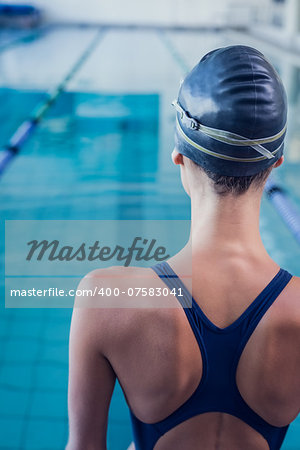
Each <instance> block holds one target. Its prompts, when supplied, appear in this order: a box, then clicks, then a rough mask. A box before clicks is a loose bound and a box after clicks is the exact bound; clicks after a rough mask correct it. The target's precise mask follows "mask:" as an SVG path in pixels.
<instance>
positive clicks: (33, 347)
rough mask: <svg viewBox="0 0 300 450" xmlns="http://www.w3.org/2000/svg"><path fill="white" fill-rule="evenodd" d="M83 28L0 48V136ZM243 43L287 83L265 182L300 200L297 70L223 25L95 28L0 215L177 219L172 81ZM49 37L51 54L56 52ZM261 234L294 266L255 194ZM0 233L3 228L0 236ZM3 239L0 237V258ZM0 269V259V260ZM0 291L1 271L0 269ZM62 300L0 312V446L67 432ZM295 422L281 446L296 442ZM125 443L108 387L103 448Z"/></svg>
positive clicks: (38, 443)
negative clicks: (278, 139)
mask: <svg viewBox="0 0 300 450" xmlns="http://www.w3.org/2000/svg"><path fill="white" fill-rule="evenodd" d="M92 37H93V31H92V30H81V29H78V30H76V29H58V30H52V31H51V32H49V33H48V34H45V35H43V36H41V37H40V39H36V40H33V41H32V42H29V43H26V44H20V45H19V46H14V47H13V48H8V49H7V51H4V50H3V49H2V52H1V54H0V60H1V61H0V63H1V64H0V66H1V70H0V99H1V106H2V108H1V111H0V115H1V121H0V144H2V145H5V143H6V142H7V140H8V138H9V137H10V136H11V134H12V133H13V132H14V131H15V130H16V128H17V127H18V125H19V124H20V123H21V122H22V121H23V120H25V119H26V118H28V116H29V115H30V113H31V111H32V109H33V108H34V107H35V106H36V105H37V103H38V102H39V101H40V100H41V99H43V98H44V97H45V93H46V91H47V90H48V89H49V88H53V87H54V86H55V85H56V84H57V83H59V81H60V80H61V79H62V78H63V76H64V75H65V74H66V73H67V71H68V70H69V69H70V67H71V66H72V64H74V62H75V61H76V58H78V57H79V56H80V54H81V53H82V50H83V48H84V47H85V46H86V45H88V43H89V41H90V39H91V38H92ZM232 43H248V44H250V45H255V46H257V47H259V48H261V49H262V51H265V52H266V54H268V55H269V56H270V58H271V59H272V60H273V61H274V63H275V64H276V66H277V68H278V70H279V71H280V72H281V75H282V77H283V79H284V82H285V84H286V86H287V90H288V95H289V101H290V111H291V113H290V131H289V136H288V143H287V148H286V161H285V164H284V165H283V167H282V168H280V169H278V170H277V173H276V180H277V181H278V182H280V183H281V184H282V185H284V186H285V187H286V189H287V191H288V192H289V194H290V195H291V198H292V199H293V201H294V202H295V204H296V205H297V206H298V207H299V209H300V181H299V176H298V173H299V168H300V167H299V166H300V151H299V149H300V146H299V144H300V142H299V139H300V135H299V132H298V130H299V129H300V128H299V124H298V122H297V121H298V117H300V115H299V111H298V110H299V107H300V102H299V100H298V98H299V93H300V76H299V73H300V71H299V68H298V67H297V65H296V63H295V64H294V63H293V61H290V60H287V59H286V56H285V55H283V54H280V52H278V51H275V50H274V49H272V48H271V47H267V48H266V49H264V44H263V43H257V42H256V43H255V42H252V38H250V37H245V36H243V35H237V34H233V33H230V32H227V33H207V32H206V33H192V32H177V33H175V32H168V33H166V34H161V33H160V32H157V31H142V30H139V31H137V30H136V31H134V30H131V31H126V30H117V29H111V30H109V31H106V33H105V36H104V37H103V39H102V41H101V43H100V44H99V46H98V47H97V48H96V49H95V51H94V52H93V53H92V55H91V56H90V58H89V59H88V61H87V62H86V64H85V65H84V66H83V67H82V69H81V70H80V71H79V72H78V73H77V74H76V75H75V77H74V79H72V81H71V82H70V84H69V85H68V88H67V90H66V92H64V93H63V94H62V95H61V96H60V97H59V98H58V100H57V102H56V104H55V105H54V106H53V107H51V108H50V109H49V111H48V112H47V114H46V116H45V118H44V119H43V121H42V122H41V124H40V125H39V126H38V128H37V129H36V130H35V132H34V134H33V135H32V136H31V138H30V139H29V140H28V141H27V142H26V144H25V145H24V146H23V148H22V152H21V154H20V155H19V156H18V157H17V158H16V159H15V160H14V161H13V163H12V164H11V166H10V167H9V168H8V170H7V171H6V173H5V174H4V175H3V177H2V178H1V180H0V200H1V202H0V208H1V231H2V233H4V220H8V219H35V220H37V219H44V220H45V219H87V220H92V219H136V220H138V219H189V213H190V210H189V201H188V198H187V196H186V195H185V193H184V191H183V189H182V187H181V185H180V179H179V173H178V170H177V168H175V167H174V166H173V165H172V164H171V162H170V153H171V150H172V144H173V123H174V111H173V110H172V107H171V101H172V100H173V98H174V97H175V96H176V93H177V90H178V86H179V80H180V78H182V77H183V75H184V71H185V70H186V68H188V67H191V66H192V65H193V64H195V63H196V62H197V60H198V59H199V58H200V57H201V56H202V55H203V54H204V53H205V52H207V51H208V50H210V49H212V48H215V47H217V46H223V45H227V44H232ZM58 44H59V52H58V51H57V48H58ZM261 232H262V236H263V240H264V243H265V245H266V247H267V249H268V251H269V253H270V254H271V256H272V257H273V258H274V259H275V260H276V261H277V263H278V264H280V265H281V266H283V267H285V268H286V269H287V270H290V271H291V272H292V273H294V274H296V275H298V276H299V275H300V247H299V246H297V243H296V242H295V240H294V238H293V237H292V235H291V234H290V232H289V230H288V229H287V228H286V226H285V224H284V223H283V221H282V219H281V218H280V217H279V216H278V214H277V212H276V211H275V210H274V208H273V206H272V205H271V204H270V203H269V201H268V200H267V199H266V198H264V199H263V205H262V218H261ZM2 236H3V234H2ZM3 256H4V244H3V239H1V257H2V258H3ZM2 275H4V273H3V269H2ZM1 283H2V284H1V292H2V293H3V289H4V285H3V276H2V277H1ZM70 317H71V311H70V310H68V309H60V310H56V309H31V310H21V309H20V310H14V309H7V310H5V309H4V307H3V306H2V308H1V310H0V342H1V345H0V398H1V402H0V449H20V450H23V449H26V450H29V449H32V450H33V449H39V450H41V449H49V450H50V449H51V450H55V449H62V448H63V447H64V445H65V443H66V439H67V404H66V400H67V370H68V366H67V353H68V333H69V323H70ZM299 437H300V420H299V419H298V420H296V421H295V422H294V423H293V425H292V426H291V427H290V431H289V433H288V436H287V438H286V441H285V444H284V447H283V448H284V449H285V450H296V449H298V450H299V448H300V444H299V440H300V438H299ZM130 442H131V430H130V426H129V418H128V411H127V408H126V405H125V402H124V399H123V396H122V393H121V390H120V388H119V386H117V387H116V389H115V392H114V395H113V400H112V406H111V410H110V420H109V430H108V448H109V449H111V450H119V449H126V448H127V447H128V445H129V444H130Z"/></svg>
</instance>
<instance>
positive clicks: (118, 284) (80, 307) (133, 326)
mask: <svg viewBox="0 0 300 450" xmlns="http://www.w3.org/2000/svg"><path fill="white" fill-rule="evenodd" d="M164 287H165V285H164V283H163V282H162V280H160V279H159V277H158V276H157V275H156V273H155V272H154V271H153V270H152V269H151V268H143V267H124V266H112V267H109V268H105V269H96V270H94V271H92V272H89V273H88V274H87V275H86V276H85V277H84V278H83V279H82V280H81V282H80V284H79V286H78V288H77V290H78V291H81V292H84V291H85V290H90V291H93V292H94V290H95V289H96V291H97V292H98V293H97V294H96V298H93V299H92V301H91V299H90V298H89V297H85V296H82V295H80V296H78V297H76V301H75V307H76V308H75V309H74V311H73V316H74V315H76V318H77V319H76V320H78V317H79V320H80V321H82V322H83V325H82V328H87V329H89V330H90V332H91V334H92V335H93V336H94V338H95V339H96V340H97V341H98V342H99V343H100V345H101V348H103V353H106V349H107V348H110V347H111V346H113V345H116V346H119V345H120V342H121V341H122V340H123V341H127V342H128V339H135V338H137V337H141V336H147V333H148V331H147V330H151V326H149V324H151V323H152V324H153V323H155V324H156V326H159V327H161V329H163V328H164V327H165V326H166V325H167V324H169V323H170V319H171V318H172V317H174V318H175V316H176V311H178V309H179V308H181V307H180V306H179V303H178V301H177V300H176V298H175V296H174V295H172V296H169V297H165V296H164V297H162V295H156V296H152V295H150V296H149V292H150V290H151V289H153V288H160V289H163V288H164ZM142 289H144V291H143V292H144V294H146V295H142ZM114 290H115V292H116V295H114V294H113V292H114ZM136 291H138V292H139V295H138V296H136ZM111 293H112V294H111ZM123 293H125V294H123ZM168 306H170V308H169V307H168Z"/></svg>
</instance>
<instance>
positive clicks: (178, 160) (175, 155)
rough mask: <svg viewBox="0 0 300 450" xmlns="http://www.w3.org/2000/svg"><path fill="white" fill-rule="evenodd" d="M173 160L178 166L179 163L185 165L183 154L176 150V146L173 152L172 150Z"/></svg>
mask: <svg viewBox="0 0 300 450" xmlns="http://www.w3.org/2000/svg"><path fill="white" fill-rule="evenodd" d="M172 161H173V163H174V164H175V165H176V166H177V165H182V166H183V165H184V164H183V156H182V154H181V153H178V151H177V150H176V148H174V150H173V152H172Z"/></svg>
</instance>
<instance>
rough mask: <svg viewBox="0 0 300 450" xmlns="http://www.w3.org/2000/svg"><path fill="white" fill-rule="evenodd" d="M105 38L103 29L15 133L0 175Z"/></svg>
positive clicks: (1, 159) (3, 156)
mask: <svg viewBox="0 0 300 450" xmlns="http://www.w3.org/2000/svg"><path fill="white" fill-rule="evenodd" d="M102 36H103V33H102V29H100V31H99V32H98V33H97V34H96V36H95V38H94V39H93V40H92V42H91V43H90V44H89V46H88V48H87V49H85V51H84V52H83V54H82V55H81V57H80V58H79V59H78V60H77V61H76V63H75V65H74V66H73V67H72V69H71V70H70V72H69V73H68V74H67V76H66V77H65V78H64V79H63V80H62V81H61V82H60V83H59V85H58V86H57V87H56V88H55V89H54V90H53V91H52V92H49V93H48V99H47V100H46V101H45V102H43V103H41V104H39V105H38V106H37V107H36V108H35V109H34V111H33V113H32V115H31V118H30V119H28V120H25V121H24V122H23V123H22V124H21V125H20V126H19V128H18V129H17V130H16V131H15V133H14V134H13V135H12V137H11V138H10V140H9V142H8V144H7V145H6V146H5V147H4V149H3V150H2V151H1V152H0V175H1V174H2V173H3V172H4V170H5V169H6V168H7V166H8V164H9V163H10V162H11V161H12V160H13V158H14V157H15V156H16V155H17V154H18V153H19V151H20V148H21V147H22V145H23V144H24V142H25V141H26V140H27V138H28V137H29V136H30V134H31V133H32V131H33V130H34V129H35V127H36V126H37V124H38V123H39V122H40V121H41V119H42V118H43V116H44V114H45V113H46V111H47V110H48V109H49V108H50V106H51V105H52V104H53V103H54V102H55V100H56V99H57V97H58V96H59V95H60V94H61V92H62V91H63V90H64V89H65V87H66V85H67V83H68V82H69V81H70V80H71V79H72V78H73V76H74V75H75V73H76V72H77V71H78V70H79V69H80V67H81V66H82V65H83V63H84V62H85V61H86V60H87V58H88V57H89V56H90V54H91V53H92V52H93V51H94V49H95V48H96V46H97V45H98V43H99V40H100V37H102Z"/></svg>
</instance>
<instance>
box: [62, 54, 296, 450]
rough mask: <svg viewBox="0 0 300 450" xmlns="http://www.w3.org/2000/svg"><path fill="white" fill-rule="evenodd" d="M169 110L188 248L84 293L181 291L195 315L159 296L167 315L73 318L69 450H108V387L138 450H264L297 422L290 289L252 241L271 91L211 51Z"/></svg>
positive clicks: (262, 66)
mask: <svg viewBox="0 0 300 450" xmlns="http://www.w3.org/2000/svg"><path fill="white" fill-rule="evenodd" d="M174 104H175V107H176V109H177V118H176V147H175V149H174V151H173V154H172V158H173V162H174V163H175V164H177V165H178V166H179V167H180V169H181V178H182V183H183V186H184V188H185V190H186V192H187V194H188V195H189V196H190V199H191V232H190V240H189V242H188V244H187V246H186V247H185V248H184V249H183V250H182V251H181V252H179V253H178V254H177V255H175V256H174V257H172V258H170V259H169V260H168V262H166V261H165V262H162V263H159V264H157V265H155V266H154V267H152V268H148V269H145V268H134V267H129V268H111V269H107V270H99V271H95V272H93V273H92V274H90V275H89V276H88V277H87V278H86V279H85V282H87V283H88V284H89V286H96V285H97V284H98V283H99V278H101V280H102V281H103V280H106V281H105V283H106V285H108V286H109V285H110V284H111V285H112V283H114V285H113V287H115V286H116V282H115V280H116V279H117V280H118V282H117V286H118V287H119V288H120V289H125V288H126V287H127V286H128V283H129V281H128V280H133V279H136V280H137V279H138V277H141V276H142V279H143V283H144V286H145V287H146V288H148V287H150V286H154V287H163V286H166V285H167V287H168V288H169V289H170V291H171V290H172V289H173V288H174V287H175V288H176V289H178V288H179V287H180V288H181V289H182V292H183V296H184V299H185V300H187V299H191V293H192V307H179V308H173V307H172V301H173V300H172V299H171V295H170V307H169V308H159V307H157V308H154V307H153V308H148V307H147V308H138V307H136V308H130V307H128V308H122V309H118V308H117V309H116V308H112V309H110V308H106V309H101V308H98V309H97V308H96V309H95V308H94V309H87V308H86V309H74V313H73V319H72V327H71V336H70V383H69V418H70V436H69V442H68V445H67V449H68V450H79V449H80V450H81V449H82V450H83V449H106V427H107V415H108V408H109V403H110V399H111V395H112V392H113V387H114V383H115V380H116V378H118V380H119V382H120V385H121V386H122V389H123V391H124V394H125V397H126V400H127V403H128V405H129V408H130V412H131V418H132V423H133V431H134V440H135V447H136V449H142V450H148V449H149V450H150V449H153V448H155V449H156V450H169V449H172V450H177V449H180V450H181V449H184V450H195V449H204V450H213V449H218V450H228V449H230V450H237V449H243V450H245V449H248V450H252V449H253V450H266V449H271V450H275V449H279V448H280V447H281V444H282V442H283V439H284V436H285V434H286V431H287V427H288V425H289V423H290V422H292V421H293V420H294V419H295V417H296V416H297V414H298V412H299V406H300V383H299V379H300V352H299V348H300V345H299V344H300V279H299V278H298V277H295V276H294V277H292V275H291V274H289V273H288V272H287V271H286V270H284V269H282V268H280V267H279V266H278V265H277V264H276V262H274V261H273V260H272V259H271V257H270V256H269V255H268V253H267V251H266V249H265V248H264V245H263V243H262V240H261V236H260V231H259V212H260V203H261V197H262V193H263V189H264V185H265V182H266V179H267V177H268V176H269V174H270V172H271V171H272V170H273V169H275V168H276V167H278V166H280V165H281V164H282V162H283V144H284V137H285V132H286V119H287V105H286V95H285V91H284V88H283V85H282V82H281V80H280V79H279V77H278V75H277V73H276V72H275V70H274V68H273V67H272V66H271V64H270V63H269V62H268V61H267V60H266V58H265V57H264V56H263V55H262V54H261V53H260V52H258V51H257V50H255V49H252V48H250V47H245V46H232V47H227V48H222V49H218V50H215V51H213V52H210V53H209V54H207V55H206V56H205V57H204V58H203V59H202V60H201V61H200V62H199V64H197V66H196V67H195V68H194V69H193V70H192V71H191V72H190V73H189V74H188V75H187V77H186V78H185V80H184V82H183V84H182V85H181V88H180V92H179V96H178V101H176V102H175V103H174ZM191 263H192V275H191V278H190V279H187V280H184V283H183V281H182V280H181V279H180V277H178V274H183V273H184V272H185V268H186V267H187V266H188V265H189V264H191ZM110 280H111V281H110ZM113 280H114V281H113ZM175 300H176V299H175ZM178 300H180V303H179V302H178V301H177V300H176V302H177V303H176V304H177V305H179V304H181V303H182V299H180V297H179V295H178ZM146 301H147V299H145V302H146ZM128 306H130V304H128Z"/></svg>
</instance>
